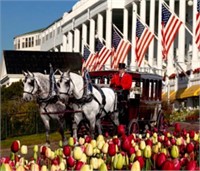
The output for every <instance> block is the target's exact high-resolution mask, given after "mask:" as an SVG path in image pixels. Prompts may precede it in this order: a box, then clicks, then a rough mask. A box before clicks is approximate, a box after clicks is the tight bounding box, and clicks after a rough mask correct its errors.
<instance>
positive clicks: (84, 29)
mask: <svg viewBox="0 0 200 171" xmlns="http://www.w3.org/2000/svg"><path fill="white" fill-rule="evenodd" d="M86 42H87V25H86V24H85V23H83V24H82V54H83V46H84V45H85V44H86Z"/></svg>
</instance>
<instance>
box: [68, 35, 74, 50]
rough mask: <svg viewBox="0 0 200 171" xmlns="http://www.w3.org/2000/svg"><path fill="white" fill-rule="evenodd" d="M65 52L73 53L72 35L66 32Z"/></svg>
mask: <svg viewBox="0 0 200 171" xmlns="http://www.w3.org/2000/svg"><path fill="white" fill-rule="evenodd" d="M67 51H68V52H73V33H72V32H71V31H69V32H68V43H67Z"/></svg>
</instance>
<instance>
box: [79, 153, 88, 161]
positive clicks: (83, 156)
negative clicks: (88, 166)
mask: <svg viewBox="0 0 200 171" xmlns="http://www.w3.org/2000/svg"><path fill="white" fill-rule="evenodd" d="M80 161H82V162H83V163H86V162H87V156H86V154H85V153H83V154H82V157H81V159H80Z"/></svg>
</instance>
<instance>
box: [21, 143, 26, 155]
mask: <svg viewBox="0 0 200 171" xmlns="http://www.w3.org/2000/svg"><path fill="white" fill-rule="evenodd" d="M21 153H22V154H27V153H28V147H27V145H22V146H21Z"/></svg>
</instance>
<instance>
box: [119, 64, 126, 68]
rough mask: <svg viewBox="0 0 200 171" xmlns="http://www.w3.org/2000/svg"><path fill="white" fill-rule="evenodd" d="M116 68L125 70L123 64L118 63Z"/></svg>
mask: <svg viewBox="0 0 200 171" xmlns="http://www.w3.org/2000/svg"><path fill="white" fill-rule="evenodd" d="M118 67H119V69H125V68H126V64H125V63H119V64H118Z"/></svg>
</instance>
